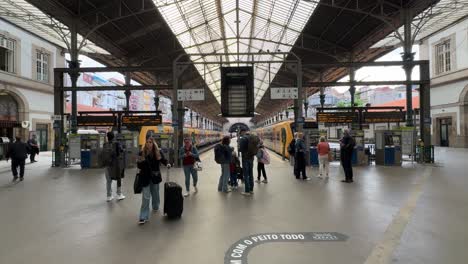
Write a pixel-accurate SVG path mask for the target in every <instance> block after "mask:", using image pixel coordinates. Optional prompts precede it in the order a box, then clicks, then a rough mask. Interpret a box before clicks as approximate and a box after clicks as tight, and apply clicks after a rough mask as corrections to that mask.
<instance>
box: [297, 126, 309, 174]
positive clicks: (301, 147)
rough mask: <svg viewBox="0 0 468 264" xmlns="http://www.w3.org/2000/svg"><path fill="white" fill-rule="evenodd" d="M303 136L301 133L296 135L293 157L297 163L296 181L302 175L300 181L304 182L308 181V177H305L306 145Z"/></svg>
mask: <svg viewBox="0 0 468 264" xmlns="http://www.w3.org/2000/svg"><path fill="white" fill-rule="evenodd" d="M303 137H304V136H303V134H302V132H298V133H297V138H296V156H295V162H296V163H297V165H296V166H297V174H296V179H300V178H301V174H302V179H303V180H305V181H308V180H310V178H309V177H307V176H306V152H307V149H306V144H305V142H304V139H303Z"/></svg>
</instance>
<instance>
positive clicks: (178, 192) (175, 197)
mask: <svg viewBox="0 0 468 264" xmlns="http://www.w3.org/2000/svg"><path fill="white" fill-rule="evenodd" d="M183 210H184V197H183V196H182V187H181V186H180V185H179V184H177V183H176V182H170V181H169V169H167V177H166V182H165V183H164V214H165V215H167V217H169V218H180V217H181V216H182V211H183Z"/></svg>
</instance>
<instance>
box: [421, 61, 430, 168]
mask: <svg viewBox="0 0 468 264" xmlns="http://www.w3.org/2000/svg"><path fill="white" fill-rule="evenodd" d="M419 74H420V80H428V82H427V83H426V84H421V85H420V86H419V87H420V88H419V100H420V101H419V105H420V109H419V114H420V116H419V129H420V134H421V140H422V141H423V143H424V149H425V151H424V161H426V162H428V161H430V158H431V153H430V151H431V149H430V147H431V143H432V142H431V121H432V120H431V86H430V83H429V79H430V76H429V63H424V64H421V65H420V68H419Z"/></svg>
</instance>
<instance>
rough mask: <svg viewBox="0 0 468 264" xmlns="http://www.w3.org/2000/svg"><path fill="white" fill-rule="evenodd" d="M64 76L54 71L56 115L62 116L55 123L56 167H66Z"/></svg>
mask: <svg viewBox="0 0 468 264" xmlns="http://www.w3.org/2000/svg"><path fill="white" fill-rule="evenodd" d="M62 86H63V74H62V73H61V72H58V71H54V115H56V116H61V120H55V121H54V156H55V160H54V164H52V165H53V166H55V167H63V166H65V155H64V154H65V153H64V152H63V150H64V145H65V143H64V142H63V140H64V138H65V135H64V128H63V123H64V121H65V120H64V118H65V117H64V116H63V101H64V98H63V91H62Z"/></svg>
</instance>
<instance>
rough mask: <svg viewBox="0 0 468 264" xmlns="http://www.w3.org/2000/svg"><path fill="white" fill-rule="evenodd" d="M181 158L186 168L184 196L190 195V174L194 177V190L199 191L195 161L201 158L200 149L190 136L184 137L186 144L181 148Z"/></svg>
mask: <svg viewBox="0 0 468 264" xmlns="http://www.w3.org/2000/svg"><path fill="white" fill-rule="evenodd" d="M179 158H180V159H181V160H182V167H183V169H184V175H185V191H186V192H185V193H184V196H185V197H187V196H189V195H190V174H191V175H192V178H193V190H194V192H198V189H197V183H198V172H197V171H196V170H195V168H194V167H193V166H194V164H195V161H197V160H198V159H199V155H198V150H197V148H196V147H195V146H193V145H192V140H191V139H190V138H185V139H184V146H183V147H181V148H180V150H179Z"/></svg>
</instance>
